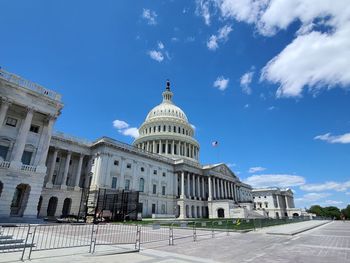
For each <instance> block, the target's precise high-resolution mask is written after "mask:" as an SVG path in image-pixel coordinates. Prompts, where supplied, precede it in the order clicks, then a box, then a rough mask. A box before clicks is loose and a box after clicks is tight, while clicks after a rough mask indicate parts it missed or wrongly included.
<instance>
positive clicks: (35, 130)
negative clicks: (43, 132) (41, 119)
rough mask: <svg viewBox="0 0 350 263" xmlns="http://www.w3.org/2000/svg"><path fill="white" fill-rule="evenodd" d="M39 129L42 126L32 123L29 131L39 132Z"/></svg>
mask: <svg viewBox="0 0 350 263" xmlns="http://www.w3.org/2000/svg"><path fill="white" fill-rule="evenodd" d="M39 129H40V127H39V126H38V125H30V129H29V131H31V132H33V133H39Z"/></svg>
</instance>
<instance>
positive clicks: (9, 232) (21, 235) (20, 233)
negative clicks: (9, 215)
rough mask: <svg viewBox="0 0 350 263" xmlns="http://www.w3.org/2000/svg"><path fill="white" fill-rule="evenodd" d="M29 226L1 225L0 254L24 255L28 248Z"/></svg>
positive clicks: (21, 256)
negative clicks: (16, 253)
mask: <svg viewBox="0 0 350 263" xmlns="http://www.w3.org/2000/svg"><path fill="white" fill-rule="evenodd" d="M29 230H30V225H29V224H1V225H0V253H14V252H18V253H21V255H20V258H21V259H22V258H23V253H24V250H25V247H26V243H27V239H28V233H29Z"/></svg>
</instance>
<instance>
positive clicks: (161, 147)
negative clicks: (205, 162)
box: [136, 140, 199, 161]
mask: <svg viewBox="0 0 350 263" xmlns="http://www.w3.org/2000/svg"><path fill="white" fill-rule="evenodd" d="M136 147H137V148H139V149H142V150H145V151H148V152H152V153H156V154H162V155H168V156H171V157H187V158H191V159H194V160H196V161H198V159H199V158H198V157H199V147H198V146H197V145H194V144H191V143H187V142H181V141H176V140H151V141H145V142H140V143H138V144H136Z"/></svg>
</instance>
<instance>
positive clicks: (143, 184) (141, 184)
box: [139, 178, 145, 192]
mask: <svg viewBox="0 0 350 263" xmlns="http://www.w3.org/2000/svg"><path fill="white" fill-rule="evenodd" d="M144 190H145V179H143V178H141V179H140V186H139V191H140V192H143V191H144Z"/></svg>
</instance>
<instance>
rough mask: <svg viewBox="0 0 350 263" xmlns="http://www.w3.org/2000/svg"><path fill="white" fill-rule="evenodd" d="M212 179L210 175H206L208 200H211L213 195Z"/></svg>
mask: <svg viewBox="0 0 350 263" xmlns="http://www.w3.org/2000/svg"><path fill="white" fill-rule="evenodd" d="M211 187H212V179H211V177H210V176H208V201H212V200H213V196H212V188H211Z"/></svg>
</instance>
